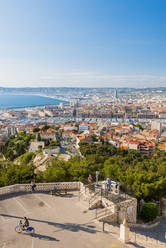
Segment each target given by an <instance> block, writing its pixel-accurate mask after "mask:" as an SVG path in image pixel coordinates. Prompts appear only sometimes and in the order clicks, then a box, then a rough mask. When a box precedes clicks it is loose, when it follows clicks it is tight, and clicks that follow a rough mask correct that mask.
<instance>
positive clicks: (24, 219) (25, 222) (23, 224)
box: [21, 217, 29, 229]
mask: <svg viewBox="0 0 166 248" xmlns="http://www.w3.org/2000/svg"><path fill="white" fill-rule="evenodd" d="M21 226H22V229H27V227H28V226H29V220H28V219H27V217H24V218H23V221H22V224H21Z"/></svg>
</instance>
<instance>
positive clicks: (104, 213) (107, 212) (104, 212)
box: [96, 207, 113, 219]
mask: <svg viewBox="0 0 166 248" xmlns="http://www.w3.org/2000/svg"><path fill="white" fill-rule="evenodd" d="M110 214H113V212H112V209H111V208H108V207H107V208H104V209H102V210H98V211H96V219H99V218H102V217H103V218H104V217H106V216H108V215H110Z"/></svg>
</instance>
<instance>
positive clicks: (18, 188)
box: [0, 182, 80, 196]
mask: <svg viewBox="0 0 166 248" xmlns="http://www.w3.org/2000/svg"><path fill="white" fill-rule="evenodd" d="M54 188H56V189H67V190H79V189H80V182H58V183H37V184H36V188H35V191H50V190H53V189H54ZM31 191H32V185H31V184H15V185H10V186H6V187H2V188H0V196H1V195H8V194H13V193H18V192H31Z"/></svg>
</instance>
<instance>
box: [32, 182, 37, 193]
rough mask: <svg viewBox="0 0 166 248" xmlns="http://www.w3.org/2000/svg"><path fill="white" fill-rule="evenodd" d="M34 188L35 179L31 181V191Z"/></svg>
mask: <svg viewBox="0 0 166 248" xmlns="http://www.w3.org/2000/svg"><path fill="white" fill-rule="evenodd" d="M35 188H36V184H35V181H34V180H33V181H31V189H32V192H34V191H35Z"/></svg>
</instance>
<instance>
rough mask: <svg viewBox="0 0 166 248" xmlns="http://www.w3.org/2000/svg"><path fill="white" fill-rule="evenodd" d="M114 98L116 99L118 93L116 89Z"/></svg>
mask: <svg viewBox="0 0 166 248" xmlns="http://www.w3.org/2000/svg"><path fill="white" fill-rule="evenodd" d="M114 98H115V99H118V91H117V89H115V90H114Z"/></svg>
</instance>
